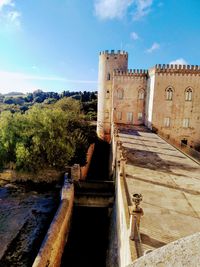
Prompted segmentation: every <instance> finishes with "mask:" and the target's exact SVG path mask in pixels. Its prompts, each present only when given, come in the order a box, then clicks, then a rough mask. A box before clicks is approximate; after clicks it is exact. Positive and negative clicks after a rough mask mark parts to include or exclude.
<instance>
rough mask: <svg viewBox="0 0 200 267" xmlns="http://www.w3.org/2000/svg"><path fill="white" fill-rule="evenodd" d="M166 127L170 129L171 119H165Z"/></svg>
mask: <svg viewBox="0 0 200 267" xmlns="http://www.w3.org/2000/svg"><path fill="white" fill-rule="evenodd" d="M164 127H170V118H169V117H166V118H164Z"/></svg>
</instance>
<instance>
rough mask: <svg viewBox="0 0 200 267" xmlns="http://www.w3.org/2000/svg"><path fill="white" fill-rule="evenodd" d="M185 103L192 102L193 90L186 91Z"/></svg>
mask: <svg viewBox="0 0 200 267" xmlns="http://www.w3.org/2000/svg"><path fill="white" fill-rule="evenodd" d="M185 101H192V89H191V88H187V89H186V90H185Z"/></svg>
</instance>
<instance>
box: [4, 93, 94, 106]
mask: <svg viewBox="0 0 200 267" xmlns="http://www.w3.org/2000/svg"><path fill="white" fill-rule="evenodd" d="M63 97H72V98H74V99H77V100H80V101H81V102H89V101H92V100H96V99H97V92H87V91H84V92H81V91H80V92H73V91H63V92H62V93H60V94H59V93H56V92H43V91H42V90H36V91H34V92H33V93H28V94H26V95H24V94H21V93H16V92H13V93H9V94H5V95H2V94H0V103H4V104H9V105H11V104H15V105H23V104H25V103H43V102H44V101H46V103H49V104H52V102H55V101H57V100H59V99H61V98H63Z"/></svg>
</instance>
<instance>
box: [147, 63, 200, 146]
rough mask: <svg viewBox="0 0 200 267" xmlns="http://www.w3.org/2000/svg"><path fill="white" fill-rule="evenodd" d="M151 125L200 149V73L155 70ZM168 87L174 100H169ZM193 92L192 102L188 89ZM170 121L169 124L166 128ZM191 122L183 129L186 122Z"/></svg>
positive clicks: (189, 70) (198, 71)
mask: <svg viewBox="0 0 200 267" xmlns="http://www.w3.org/2000/svg"><path fill="white" fill-rule="evenodd" d="M154 72H155V84H154V96H153V111H152V125H153V127H154V128H156V129H158V131H160V132H162V133H164V134H166V135H168V137H169V138H172V139H175V140H177V142H179V143H180V142H181V140H183V139H186V140H187V141H188V145H189V146H192V147H196V146H198V145H199V147H200V141H199V140H200V105H199V103H200V90H199V89H200V76H199V75H200V70H195V69H194V68H193V69H185V70H184V69H170V68H169V69H166V68H164V69H158V68H155V70H154ZM167 88H172V90H173V95H172V99H171V100H167V99H166V90H167ZM188 88H191V89H192V98H191V100H190V101H188V100H186V99H185V92H186V89H188ZM165 118H169V125H165V122H164V120H165ZM184 119H189V126H188V127H184V125H183V120H184Z"/></svg>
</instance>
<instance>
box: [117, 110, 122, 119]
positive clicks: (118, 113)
mask: <svg viewBox="0 0 200 267" xmlns="http://www.w3.org/2000/svg"><path fill="white" fill-rule="evenodd" d="M117 120H118V121H121V120H122V112H121V111H118V112H117Z"/></svg>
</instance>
